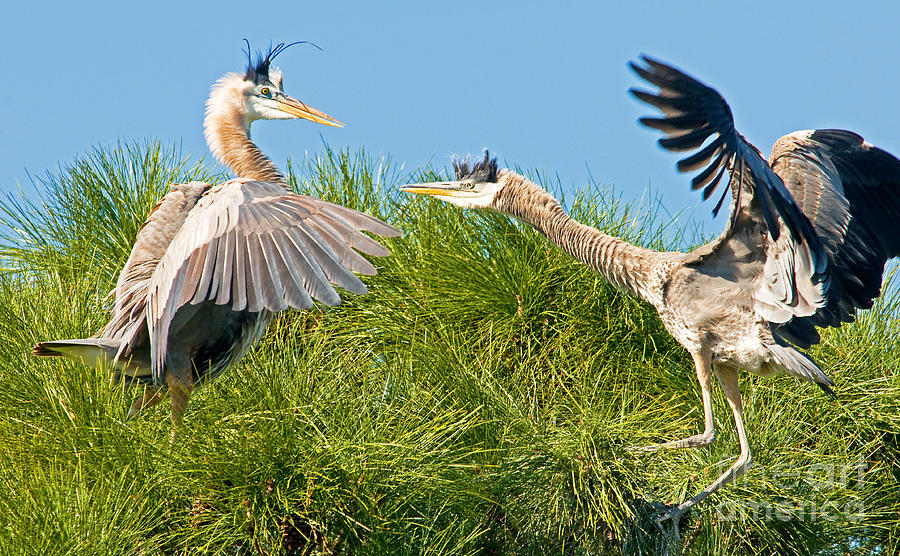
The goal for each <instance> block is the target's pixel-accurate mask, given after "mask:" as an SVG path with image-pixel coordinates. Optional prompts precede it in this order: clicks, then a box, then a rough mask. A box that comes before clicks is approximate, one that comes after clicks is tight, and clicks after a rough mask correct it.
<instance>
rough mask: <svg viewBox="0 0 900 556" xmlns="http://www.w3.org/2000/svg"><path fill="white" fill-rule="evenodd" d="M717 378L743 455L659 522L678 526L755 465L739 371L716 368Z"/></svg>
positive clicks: (660, 518) (733, 368) (663, 516)
mask: <svg viewBox="0 0 900 556" xmlns="http://www.w3.org/2000/svg"><path fill="white" fill-rule="evenodd" d="M715 372H716V377H717V378H718V379H719V384H720V385H721V386H722V390H723V391H724V392H725V398H726V399H727V400H728V405H730V406H731V412H732V413H734V425H735V428H736V429H737V433H738V440H739V442H740V443H741V454H740V455H739V456H738V459H737V461H735V462H734V464H733V465H732V466H731V467H729V468H728V470H727V471H725V472H724V473H722V475H721V476H720V477H719V478H718V479H716V480H715V481H714V482H713V483H712V484H711V485H709V486H708V487H706V488H705V489H703V491H702V492H700V493H699V494H697V495H696V496H694V497H693V498H691V499H690V500H687V501H685V502H683V503H681V504H680V505H679V506H678V507H676V508H672V509H671V510H669V511H668V512H667V513H666V514H664V515H662V516H660V517H659V518H658V519H657V521H663V520H665V519H672V520H673V521H674V522H675V523H676V524H677V522H678V519H679V518H680V517H681V515H682V514H683V513H684V512H686V511H688V510H690V509H691V508H693V507H694V506H696V505H697V504H699V503H700V502H702V501H703V500H705V499H706V498H707V497H708V496H709V495H710V494H712V493H713V492H715V491H717V490H719V489H720V488H722V487H723V486H725V485H727V484H728V483H730V482H731V481H733V480H735V479H736V478H738V477H740V476H741V475H743V474H744V473H745V472H746V471H747V469H748V468H749V467H750V465H752V464H753V455H752V454H751V453H750V442H749V441H748V440H747V431H746V430H745V429H744V407H743V403H742V402H741V390H740V388H739V387H738V370H737V368H736V367H732V366H730V365H728V366H720V365H716V367H715Z"/></svg>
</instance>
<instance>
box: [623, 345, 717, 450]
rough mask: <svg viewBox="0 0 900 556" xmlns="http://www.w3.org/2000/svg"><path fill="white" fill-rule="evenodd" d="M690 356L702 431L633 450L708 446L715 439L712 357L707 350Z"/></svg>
mask: <svg viewBox="0 0 900 556" xmlns="http://www.w3.org/2000/svg"><path fill="white" fill-rule="evenodd" d="M691 356H692V357H693V358H694V366H695V367H696V368H697V380H698V381H699V382H700V394H701V396H702V398H703V423H704V428H703V432H702V433H700V434H695V435H693V436H689V437H687V438H682V439H681V440H672V441H670V442H663V443H661V444H651V445H650V446H642V447H639V448H633V451H635V452H655V451H657V450H662V449H665V448H699V447H701V446H709V445H710V444H712V443H713V441H714V440H715V439H716V428H715V422H714V421H713V412H712V393H711V390H710V387H711V386H712V369H711V367H712V358H711V356H710V353H709V350H703V351H701V352H699V353H691Z"/></svg>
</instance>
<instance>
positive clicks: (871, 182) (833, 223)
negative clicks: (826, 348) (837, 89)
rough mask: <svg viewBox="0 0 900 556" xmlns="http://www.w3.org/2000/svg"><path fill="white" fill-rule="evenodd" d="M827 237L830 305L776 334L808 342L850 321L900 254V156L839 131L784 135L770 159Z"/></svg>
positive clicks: (869, 303)
mask: <svg viewBox="0 0 900 556" xmlns="http://www.w3.org/2000/svg"><path fill="white" fill-rule="evenodd" d="M769 163H770V164H771V166H772V168H773V169H774V170H775V171H776V172H777V173H778V175H779V176H781V178H782V179H783V180H784V183H785V185H786V186H787V188H788V189H789V190H790V192H791V193H792V195H793V196H794V198H795V199H796V200H797V203H798V204H799V205H800V207H801V208H802V210H803V212H804V214H806V216H807V217H808V218H809V220H810V221H811V222H812V224H813V226H814V227H815V230H816V232H817V233H818V235H819V236H820V237H821V238H822V241H823V243H824V247H825V250H826V251H827V252H828V256H829V258H830V259H831V262H832V264H833V267H834V279H833V280H832V283H831V286H830V288H829V289H828V292H827V303H826V304H825V305H824V306H823V307H821V308H820V309H819V310H818V311H816V313H815V314H814V315H811V316H809V317H802V318H795V319H792V320H791V321H790V322H788V323H786V324H785V325H784V326H782V327H781V328H780V329H779V330H778V331H779V333H781V334H782V335H783V336H785V337H786V338H788V339H790V340H791V341H793V342H794V343H796V344H798V345H801V346H804V345H808V344H811V343H815V342H817V341H818V339H819V336H818V333H817V332H816V330H815V327H816V326H839V325H840V324H841V323H842V322H851V321H852V320H853V319H854V316H855V311H856V309H860V308H861V309H865V308H868V307H871V306H872V303H873V301H874V299H875V298H876V297H878V294H879V292H880V289H881V281H882V275H883V273H884V265H885V262H887V260H888V259H890V258H892V257H897V256H900V224H898V223H900V160H898V159H897V158H895V157H894V156H893V155H891V154H889V153H887V152H885V151H883V150H881V149H879V148H877V147H874V146H872V145H869V144H868V143H865V142H864V141H863V138H862V137H860V136H859V135H857V134H855V133H852V132H849V131H843V130H837V129H822V130H815V131H798V132H795V133H792V134H790V135H786V136H784V137H782V138H781V139H779V140H778V141H777V142H776V143H775V146H774V147H773V149H772V154H771V156H770V157H769Z"/></svg>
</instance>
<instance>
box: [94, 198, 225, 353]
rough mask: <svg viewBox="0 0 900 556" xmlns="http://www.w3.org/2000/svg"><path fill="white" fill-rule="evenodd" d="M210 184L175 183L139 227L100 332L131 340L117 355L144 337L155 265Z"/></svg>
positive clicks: (99, 335)
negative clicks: (110, 310) (107, 315)
mask: <svg viewBox="0 0 900 556" xmlns="http://www.w3.org/2000/svg"><path fill="white" fill-rule="evenodd" d="M210 187H211V186H210V185H209V184H207V183H203V182H198V181H195V182H190V183H176V184H172V185H171V186H169V192H168V193H166V195H165V196H164V197H163V198H162V199H160V201H159V202H158V203H157V204H156V206H154V207H153V209H151V210H150V214H148V215H147V218H146V220H145V221H144V223H143V224H142V225H141V227H140V229H139V230H138V233H137V237H136V238H135V241H134V246H133V247H132V248H131V254H130V255H129V257H128V261H127V262H126V263H125V266H124V268H122V272H121V273H120V274H119V279H118V281H117V282H116V288H115V289H114V290H113V292H112V293H113V295H114V297H115V299H114V303H113V310H112V315H111V317H110V320H109V323H107V324H106V326H104V327H103V329H102V330H101V331H100V332H99V333H98V334H97V337H100V338H110V339H123V338H129V339H131V342H130V343H129V342H123V343H122V344H121V347H120V349H119V351H118V353H117V355H116V357H117V358H119V357H122V356H123V355H129V354H130V352H129V351H128V348H129V347H130V346H132V345H134V344H136V343H140V340H142V339H144V338H145V336H146V330H147V325H146V323H147V319H146V318H145V314H144V310H145V309H146V305H147V288H148V287H149V284H150V280H151V278H152V277H153V273H154V271H155V270H156V266H157V265H158V264H159V261H160V259H161V258H162V256H163V255H164V254H165V252H166V249H168V247H169V244H170V243H172V240H173V239H174V237H175V234H177V233H178V231H179V230H180V229H181V228H182V226H183V225H184V220H185V218H187V215H188V213H190V211H191V209H193V208H194V206H195V205H196V204H197V201H199V200H200V198H201V197H202V196H203V194H204V193H206V191H207V190H209V188H210Z"/></svg>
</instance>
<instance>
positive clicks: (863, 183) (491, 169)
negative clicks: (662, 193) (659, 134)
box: [403, 58, 900, 524]
mask: <svg viewBox="0 0 900 556" xmlns="http://www.w3.org/2000/svg"><path fill="white" fill-rule="evenodd" d="M644 62H645V63H646V64H647V65H646V67H642V66H638V65H636V64H632V67H633V69H634V70H635V71H636V72H637V73H638V75H640V76H641V77H643V78H644V79H646V80H647V81H649V82H650V83H652V84H654V85H656V86H658V87H659V88H660V91H659V93H658V94H651V93H647V92H642V91H634V94H635V96H637V97H638V98H639V99H641V100H643V101H645V102H647V103H650V104H652V105H653V106H657V107H659V108H660V109H661V110H662V111H663V112H664V114H665V117H663V118H642V119H641V122H642V123H643V124H645V125H648V126H650V127H654V128H657V129H660V130H662V131H664V132H666V133H667V134H668V137H667V138H664V139H662V140H660V143H661V144H662V145H663V146H664V147H666V148H668V149H673V150H693V149H700V150H699V151H698V152H697V153H696V154H693V155H691V156H689V157H688V158H686V159H684V160H682V161H681V162H679V163H678V168H679V169H680V170H682V171H691V170H697V169H701V168H703V171H701V172H700V174H699V175H698V176H697V177H696V178H694V180H693V186H694V188H695V189H697V188H699V187H705V190H704V194H705V196H706V197H709V195H710V194H711V193H712V191H713V190H714V189H715V187H716V185H717V184H718V183H719V181H720V179H721V177H722V175H723V173H724V172H726V171H727V172H728V173H729V176H730V181H729V186H730V191H731V200H732V202H731V216H730V218H729V221H728V226H727V227H726V229H725V231H724V232H723V233H722V235H720V236H719V237H718V238H717V239H715V240H713V241H711V242H709V243H707V244H706V245H703V246H701V247H698V248H697V249H695V250H694V251H692V252H690V253H678V252H659V251H654V250H650V249H645V248H642V247H637V246H634V245H630V244H628V243H626V242H625V241H623V240H621V239H619V238H616V237H612V236H609V235H607V234H604V233H603V232H600V231H599V230H596V229H594V228H591V227H589V226H586V225H584V224H581V223H579V222H576V221H575V220H573V219H572V218H571V217H569V216H568V215H567V214H566V213H565V211H564V210H563V209H562V207H561V206H560V204H559V203H558V202H557V201H556V200H555V199H554V198H553V197H552V196H550V194H548V193H547V192H546V191H544V190H543V189H541V188H540V187H539V186H537V185H536V184H534V183H532V182H530V181H528V180H527V179H526V178H524V177H523V176H521V175H519V174H517V173H515V172H513V171H510V170H500V169H498V167H497V163H496V160H491V159H490V158H489V157H488V155H487V153H485V157H484V160H483V161H480V162H479V163H477V164H475V165H474V166H473V167H470V166H469V165H468V164H467V163H455V170H456V179H455V180H453V181H447V182H435V183H425V184H410V185H406V186H404V187H403V190H404V191H407V192H411V193H420V194H425V195H432V196H435V197H437V198H438V199H441V200H443V201H447V202H449V203H452V204H454V205H458V206H461V207H464V208H481V209H489V210H493V211H497V212H501V213H504V214H508V215H510V216H514V217H516V218H518V219H520V220H523V221H525V222H527V223H529V224H531V225H532V226H534V227H535V228H536V229H537V230H539V231H540V232H541V233H543V234H544V235H545V236H547V238H548V239H549V240H550V241H551V242H553V243H555V244H556V245H557V246H559V247H560V248H561V249H563V250H564V251H565V252H567V253H569V254H570V255H572V256H573V257H574V258H576V259H577V260H579V261H581V262H583V263H584V264H586V265H588V266H589V267H591V268H592V269H593V270H595V271H596V272H598V273H599V274H600V275H601V276H602V277H603V278H604V279H605V280H606V281H607V282H609V283H610V284H612V285H614V286H616V287H617V288H619V289H621V290H623V291H625V292H628V293H631V294H632V295H635V296H638V297H640V298H642V299H644V300H646V301H647V302H649V303H650V304H651V305H653V306H654V307H655V308H656V310H657V312H658V313H659V316H660V319H661V320H662V322H663V324H664V325H665V327H666V330H668V331H669V333H670V334H672V336H673V337H674V338H675V339H676V340H677V341H678V342H679V343H680V344H681V345H682V346H684V348H685V349H687V351H688V352H689V353H690V354H691V357H692V358H693V361H694V365H695V367H696V372H697V379H698V380H699V382H700V390H701V394H702V399H703V414H704V431H703V432H702V433H700V434H696V435H694V436H691V437H688V438H685V439H682V440H675V441H672V442H666V443H663V444H657V445H653V446H648V447H645V448H642V449H641V450H645V451H653V450H658V449H660V448H689V447H697V446H706V445H708V444H710V443H712V442H713V440H714V439H715V425H714V420H713V413H712V400H711V393H710V389H711V386H712V376H713V374H715V375H716V377H717V378H718V381H719V384H720V385H721V387H722V390H723V391H724V393H725V397H726V399H727V400H728V404H729V405H730V407H731V410H732V412H733V414H734V422H735V426H736V428H737V433H738V439H739V442H740V448H741V452H740V455H739V456H738V459H737V461H736V462H735V463H734V464H733V465H732V466H731V467H730V468H729V469H728V470H727V471H726V472H725V473H723V474H722V475H721V476H720V477H719V478H718V479H716V480H715V481H714V482H713V483H712V484H711V485H709V486H708V487H706V488H705V489H703V491H701V492H700V493H699V494H697V495H696V496H694V497H693V498H690V499H689V500H687V501H685V502H684V503H682V504H680V505H679V506H677V507H674V508H672V509H670V510H669V511H668V512H667V513H666V514H665V515H663V516H660V519H661V520H662V519H666V518H671V519H673V520H674V521H675V523H676V524H677V522H678V518H679V517H680V516H681V514H682V513H684V512H685V511H687V510H688V509H689V508H691V507H693V506H694V505H696V504H697V503H698V502H700V501H702V500H703V499H705V498H706V497H707V496H709V495H710V494H711V493H713V492H715V491H716V490H717V489H719V488H721V487H722V486H723V485H725V484H727V483H729V482H730V481H732V480H733V479H734V478H735V477H737V476H739V475H741V474H742V473H744V472H745V471H746V469H747V468H748V467H749V466H750V464H751V461H752V459H751V452H750V444H749V442H748V440H747V433H746V430H745V427H744V420H743V407H742V403H741V395H740V390H739V388H738V371H739V370H741V369H743V370H746V371H749V372H751V373H755V374H759V375H764V376H768V375H773V374H778V373H787V374H790V375H793V376H796V377H798V378H801V379H804V380H808V381H811V382H813V383H815V384H817V385H819V386H820V387H821V388H822V389H823V390H825V391H826V392H829V393H831V388H830V387H831V386H832V382H831V380H830V379H829V378H828V377H827V376H826V375H825V373H824V372H822V370H821V369H820V368H819V367H818V366H817V365H816V363H815V362H814V361H813V360H812V359H811V358H810V357H809V356H808V355H806V354H804V353H803V352H801V351H799V350H798V349H797V347H801V348H805V347H809V346H810V345H812V344H814V343H816V342H818V341H819V335H818V332H817V331H816V327H823V326H838V325H840V324H841V323H842V322H849V321H852V320H853V318H854V313H855V311H856V309H858V308H868V307H871V305H872V303H873V300H874V299H875V298H876V297H877V296H878V294H879V290H880V287H881V280H882V274H883V271H884V264H885V262H886V261H887V259H889V258H891V257H896V256H898V255H900V227H898V225H897V222H900V161H898V160H897V159H896V158H894V157H893V156H891V155H890V154H888V153H887V152H885V151H883V150H881V149H878V148H876V147H873V146H871V145H869V144H868V143H865V142H864V141H863V140H862V138H861V137H860V136H858V135H856V134H854V133H851V132H849V131H840V130H818V131H801V132H797V133H793V134H790V135H787V136H785V137H782V138H781V139H779V140H778V142H777V143H776V144H775V148H774V149H773V151H772V156H771V157H770V161H769V163H766V161H765V160H764V159H763V158H762V157H761V156H760V154H759V151H757V150H756V148H754V147H753V146H752V145H750V144H749V143H747V142H746V141H745V140H744V138H743V137H742V136H741V135H740V134H739V133H738V132H737V131H736V130H735V129H734V123H733V120H732V116H731V110H730V109H729V107H728V105H727V104H726V103H725V101H724V100H723V99H722V97H721V96H719V94H718V93H717V92H716V91H715V90H713V89H711V88H709V87H707V86H705V85H703V84H702V83H700V82H699V81H697V80H696V79H694V78H692V77H689V76H687V75H685V74H684V73H681V72H680V71H678V70H676V69H674V68H672V67H669V66H667V65H664V64H662V63H660V62H657V61H654V60H651V59H649V58H644ZM710 137H712V138H713V139H712V141H711V142H709V143H708V144H707V145H706V146H704V144H705V143H706V142H707V140H708V139H709V138H710ZM701 147H703V148H701ZM721 202H722V201H721V200H720V201H719V206H720V205H721ZM718 208H719V207H718V206H717V207H716V209H718ZM795 346H796V347H795Z"/></svg>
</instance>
